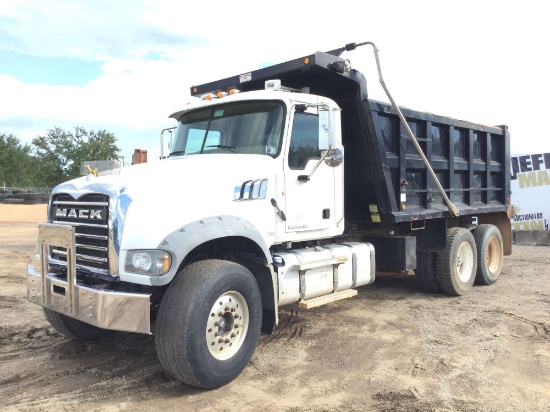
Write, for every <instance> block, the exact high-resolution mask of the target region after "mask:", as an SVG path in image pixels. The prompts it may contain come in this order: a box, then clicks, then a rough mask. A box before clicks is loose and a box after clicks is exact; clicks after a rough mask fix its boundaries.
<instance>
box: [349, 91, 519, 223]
mask: <svg viewBox="0 0 550 412" xmlns="http://www.w3.org/2000/svg"><path fill="white" fill-rule="evenodd" d="M352 100H353V99H349V100H346V101H338V103H339V104H340V105H341V106H343V107H342V116H343V120H342V124H343V125H344V126H343V139H344V147H345V148H346V191H345V194H346V206H347V208H346V213H347V214H346V217H347V218H348V219H351V220H352V221H353V220H355V221H371V222H376V221H377V219H380V222H386V223H391V222H396V223H397V222H406V221H413V220H422V219H434V218H440V217H449V216H450V214H449V212H448V209H447V205H446V203H445V201H444V199H443V196H442V195H441V193H439V190H438V189H437V186H436V184H435V182H434V180H433V179H432V177H431V175H430V174H429V172H428V170H427V169H426V166H425V165H424V162H423V161H422V159H421V157H420V155H419V154H418V152H417V150H416V148H415V146H414V144H413V142H412V141H411V139H410V137H409V135H408V133H407V131H406V129H405V127H404V126H403V125H402V124H401V122H400V120H399V117H398V116H397V114H396V112H395V110H394V109H393V107H392V106H391V105H389V104H387V103H381V102H377V101H369V100H367V99H365V100H363V101H362V102H360V103H358V102H355V103H354V102H353V101H352ZM402 112H403V115H404V116H405V118H406V119H407V122H408V124H409V127H410V128H411V129H412V131H413V133H414V134H415V136H416V138H417V140H418V142H419V144H420V146H421V148H422V150H423V152H424V154H425V156H426V158H427V159H428V161H429V163H430V165H431V166H432V168H433V169H434V172H435V174H436V176H437V177H438V180H439V182H440V183H441V185H442V186H443V188H444V189H445V192H446V194H447V196H448V197H449V198H450V200H451V201H452V202H453V203H454V204H455V205H456V206H457V207H458V209H459V211H460V215H462V216H464V215H477V214H484V213H491V212H504V211H506V206H507V205H508V204H509V193H510V187H509V176H510V170H509V169H510V166H509V159H510V136H509V133H508V130H507V128H506V127H505V126H499V127H489V126H483V125H478V124H474V123H469V122H465V121H460V120H456V119H451V118H448V117H442V116H437V115H433V114H431V113H424V112H418V111H413V110H408V109H402Z"/></svg>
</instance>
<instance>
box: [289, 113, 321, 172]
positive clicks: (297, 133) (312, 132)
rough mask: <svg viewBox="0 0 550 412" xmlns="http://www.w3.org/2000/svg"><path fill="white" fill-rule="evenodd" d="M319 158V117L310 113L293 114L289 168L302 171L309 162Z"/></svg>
mask: <svg viewBox="0 0 550 412" xmlns="http://www.w3.org/2000/svg"><path fill="white" fill-rule="evenodd" d="M320 158H321V151H320V150H319V116H318V115H316V114H312V113H300V112H296V113H294V124H293V125H292V135H291V137H290V149H289V151H288V165H289V167H290V168H291V169H300V170H303V169H304V168H305V167H306V164H307V162H308V161H309V160H311V159H320Z"/></svg>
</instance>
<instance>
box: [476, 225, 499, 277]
mask: <svg viewBox="0 0 550 412" xmlns="http://www.w3.org/2000/svg"><path fill="white" fill-rule="evenodd" d="M473 235H474V239H475V242H476V247H477V274H476V283H477V284H479V285H491V284H493V283H495V282H496V281H497V279H498V277H499V276H500V274H501V273H502V265H503V263H504V255H503V246H502V236H501V234H500V230H498V228H497V227H496V226H494V225H479V226H477V227H476V228H475V229H474V232H473Z"/></svg>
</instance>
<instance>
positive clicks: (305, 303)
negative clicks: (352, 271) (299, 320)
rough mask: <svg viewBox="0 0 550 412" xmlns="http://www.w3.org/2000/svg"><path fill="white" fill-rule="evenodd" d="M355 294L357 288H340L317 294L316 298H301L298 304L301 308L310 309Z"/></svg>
mask: <svg viewBox="0 0 550 412" xmlns="http://www.w3.org/2000/svg"><path fill="white" fill-rule="evenodd" d="M355 295H357V290H355V289H346V290H341V291H340V292H335V293H330V294H328V295H324V296H319V297H317V298H312V299H307V300H302V301H300V302H299V303H298V306H299V307H300V308H302V309H312V308H316V307H317V306H322V305H326V304H327V303H332V302H336V301H338V300H342V299H347V298H351V297H353V296H355Z"/></svg>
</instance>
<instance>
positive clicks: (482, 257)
mask: <svg viewBox="0 0 550 412" xmlns="http://www.w3.org/2000/svg"><path fill="white" fill-rule="evenodd" d="M502 264H503V246H502V236H501V234H500V231H499V230H498V228H497V227H496V226H494V225H487V224H483V225H478V226H476V228H475V229H474V230H473V231H472V232H470V231H469V230H468V229H465V228H460V227H453V228H449V229H447V241H446V246H445V248H444V249H443V250H442V251H440V252H423V251H418V254H417V270H416V275H417V278H418V281H419V283H420V285H421V286H422V287H423V288H424V289H425V290H427V291H429V292H433V293H438V292H444V293H446V294H448V295H453V296H460V295H464V294H466V293H468V292H469V290H470V289H471V288H472V286H473V284H474V282H475V283H477V284H481V285H490V284H492V283H494V282H496V280H497V279H498V277H499V276H500V273H501V272H502Z"/></svg>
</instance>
